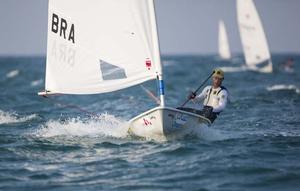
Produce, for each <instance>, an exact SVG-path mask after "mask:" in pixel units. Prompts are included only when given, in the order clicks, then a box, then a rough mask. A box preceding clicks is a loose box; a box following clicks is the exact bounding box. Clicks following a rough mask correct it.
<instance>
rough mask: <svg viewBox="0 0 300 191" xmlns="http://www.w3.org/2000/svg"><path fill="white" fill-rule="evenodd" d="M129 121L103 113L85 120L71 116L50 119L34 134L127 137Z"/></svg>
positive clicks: (46, 136) (47, 135)
mask: <svg viewBox="0 0 300 191" xmlns="http://www.w3.org/2000/svg"><path fill="white" fill-rule="evenodd" d="M127 131H128V122H127V121H125V120H121V119H117V118H116V117H115V116H113V115H109V114H101V115H99V116H97V117H94V118H91V119H88V120H86V119H85V120H84V119H80V118H71V119H68V120H65V121H62V120H59V121H57V120H50V121H48V122H46V124H44V125H42V126H41V127H40V128H39V129H37V130H36V131H35V132H33V134H34V135H35V136H37V137H42V138H51V137H57V136H66V137H87V136H88V137H103V136H104V137H113V138H126V137H127V135H128V134H127Z"/></svg>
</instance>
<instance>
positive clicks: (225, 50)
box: [219, 20, 231, 60]
mask: <svg viewBox="0 0 300 191" xmlns="http://www.w3.org/2000/svg"><path fill="white" fill-rule="evenodd" d="M219 56H220V58H221V59H223V60H229V59H231V53H230V48H229V42H228V36H227V32H226V28H225V25H224V22H223V20H220V21H219Z"/></svg>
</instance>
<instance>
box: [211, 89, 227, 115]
mask: <svg viewBox="0 0 300 191" xmlns="http://www.w3.org/2000/svg"><path fill="white" fill-rule="evenodd" d="M219 98H220V100H219V105H218V106H216V107H214V109H213V112H216V113H219V112H221V111H223V110H224V109H225V107H226V104H227V99H228V93H227V91H226V90H222V91H221V92H220V94H219Z"/></svg>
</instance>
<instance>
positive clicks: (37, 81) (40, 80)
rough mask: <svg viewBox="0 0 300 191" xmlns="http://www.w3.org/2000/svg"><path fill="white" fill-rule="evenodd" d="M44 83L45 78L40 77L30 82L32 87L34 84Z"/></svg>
mask: <svg viewBox="0 0 300 191" xmlns="http://www.w3.org/2000/svg"><path fill="white" fill-rule="evenodd" d="M42 83H43V79H39V80H34V81H32V82H31V83H30V85H31V86H32V87H34V86H38V85H40V84H42Z"/></svg>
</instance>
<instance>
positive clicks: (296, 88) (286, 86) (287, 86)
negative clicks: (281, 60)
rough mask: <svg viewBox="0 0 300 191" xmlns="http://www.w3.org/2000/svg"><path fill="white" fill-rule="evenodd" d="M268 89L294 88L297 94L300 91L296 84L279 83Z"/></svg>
mask: <svg viewBox="0 0 300 191" xmlns="http://www.w3.org/2000/svg"><path fill="white" fill-rule="evenodd" d="M267 90H268V91H280V90H294V91H295V92H296V93H297V94H299V93H300V89H299V88H298V87H297V86H295V85H292V84H291V85H285V84H277V85H273V86H269V87H267Z"/></svg>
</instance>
